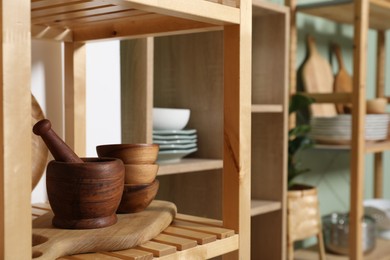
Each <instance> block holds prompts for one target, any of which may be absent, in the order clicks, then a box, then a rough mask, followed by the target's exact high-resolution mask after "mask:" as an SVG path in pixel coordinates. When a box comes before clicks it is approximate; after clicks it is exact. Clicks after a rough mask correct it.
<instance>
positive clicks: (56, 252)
mask: <svg viewBox="0 0 390 260" xmlns="http://www.w3.org/2000/svg"><path fill="white" fill-rule="evenodd" d="M175 215H176V206H175V204H173V203H171V202H167V201H158V200H155V201H153V202H152V203H151V204H150V205H149V207H147V208H146V209H145V210H144V211H142V212H139V213H134V214H118V222H117V223H116V224H115V225H112V226H110V227H106V228H99V229H82V230H81V229H79V230H71V229H59V228H55V227H53V225H52V224H51V221H52V218H53V213H52V212H49V213H47V214H45V215H42V216H41V217H39V218H37V219H35V220H34V221H33V259H39V260H43V259H50V260H53V259H56V258H58V257H61V256H66V255H72V254H79V253H87V252H99V251H113V250H122V249H127V248H131V247H134V246H137V245H139V244H142V243H145V242H146V241H149V240H151V239H152V238H154V237H156V236H157V235H158V234H160V233H161V232H162V231H163V230H164V229H166V228H167V227H168V226H169V224H170V223H171V222H172V220H173V219H174V217H175Z"/></svg>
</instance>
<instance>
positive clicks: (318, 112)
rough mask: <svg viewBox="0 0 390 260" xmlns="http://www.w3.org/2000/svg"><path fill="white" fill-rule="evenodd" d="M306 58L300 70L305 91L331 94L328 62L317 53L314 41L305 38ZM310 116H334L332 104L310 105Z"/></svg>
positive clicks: (330, 73)
mask: <svg viewBox="0 0 390 260" xmlns="http://www.w3.org/2000/svg"><path fill="white" fill-rule="evenodd" d="M307 48H308V49H307V51H308V53H309V54H308V58H307V60H305V63H304V64H303V68H302V80H303V84H304V88H305V91H306V92H308V93H332V92H333V82H334V78H333V72H332V69H331V67H330V64H329V62H328V61H327V60H326V59H325V58H324V57H323V56H322V55H321V54H320V53H319V52H318V50H317V47H316V43H315V39H314V38H313V37H312V36H308V37H307ZM310 110H311V115H312V116H313V117H317V116H325V117H326V116H335V115H336V114H337V112H336V107H335V106H334V105H333V104H312V105H311V106H310Z"/></svg>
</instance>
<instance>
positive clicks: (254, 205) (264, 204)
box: [251, 200, 282, 242]
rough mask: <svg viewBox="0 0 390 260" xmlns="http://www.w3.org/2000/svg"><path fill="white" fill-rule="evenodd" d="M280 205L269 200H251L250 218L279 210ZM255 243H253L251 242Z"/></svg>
mask: <svg viewBox="0 0 390 260" xmlns="http://www.w3.org/2000/svg"><path fill="white" fill-rule="evenodd" d="M281 209H282V203H281V202H280V201H269V200H252V201H251V216H252V217H254V216H257V215H261V214H265V213H268V212H272V211H276V210H281ZM253 242H255V241H253Z"/></svg>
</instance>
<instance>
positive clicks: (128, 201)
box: [117, 179, 159, 213]
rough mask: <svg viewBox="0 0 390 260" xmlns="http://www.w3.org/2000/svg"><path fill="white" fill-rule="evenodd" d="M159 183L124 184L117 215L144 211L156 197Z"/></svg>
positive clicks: (155, 181)
mask: <svg viewBox="0 0 390 260" xmlns="http://www.w3.org/2000/svg"><path fill="white" fill-rule="evenodd" d="M158 187H159V181H158V180H157V179H155V180H154V181H153V182H152V183H150V184H145V185H129V184H125V185H124V189H123V195H122V200H121V203H120V204H119V207H118V210H117V213H136V212H140V211H143V210H144V209H146V208H147V207H148V206H149V204H150V203H151V202H152V201H153V200H154V198H155V197H156V194H157V191H158Z"/></svg>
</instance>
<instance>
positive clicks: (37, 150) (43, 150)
mask: <svg viewBox="0 0 390 260" xmlns="http://www.w3.org/2000/svg"><path fill="white" fill-rule="evenodd" d="M43 119H45V115H44V114H43V111H42V109H41V107H40V106H39V103H38V101H37V100H36V99H35V97H34V96H33V95H31V127H33V126H34V125H35V124H36V123H37V122H38V121H40V120H43ZM31 148H32V153H31V156H32V160H31V163H32V183H31V184H32V189H34V188H35V186H37V184H38V182H39V180H40V179H41V177H42V175H43V173H44V171H45V168H46V163H47V158H48V155H49V150H48V149H47V146H46V144H45V142H44V141H43V140H42V138H40V137H39V136H37V135H34V134H33V135H32V144H31Z"/></svg>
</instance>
